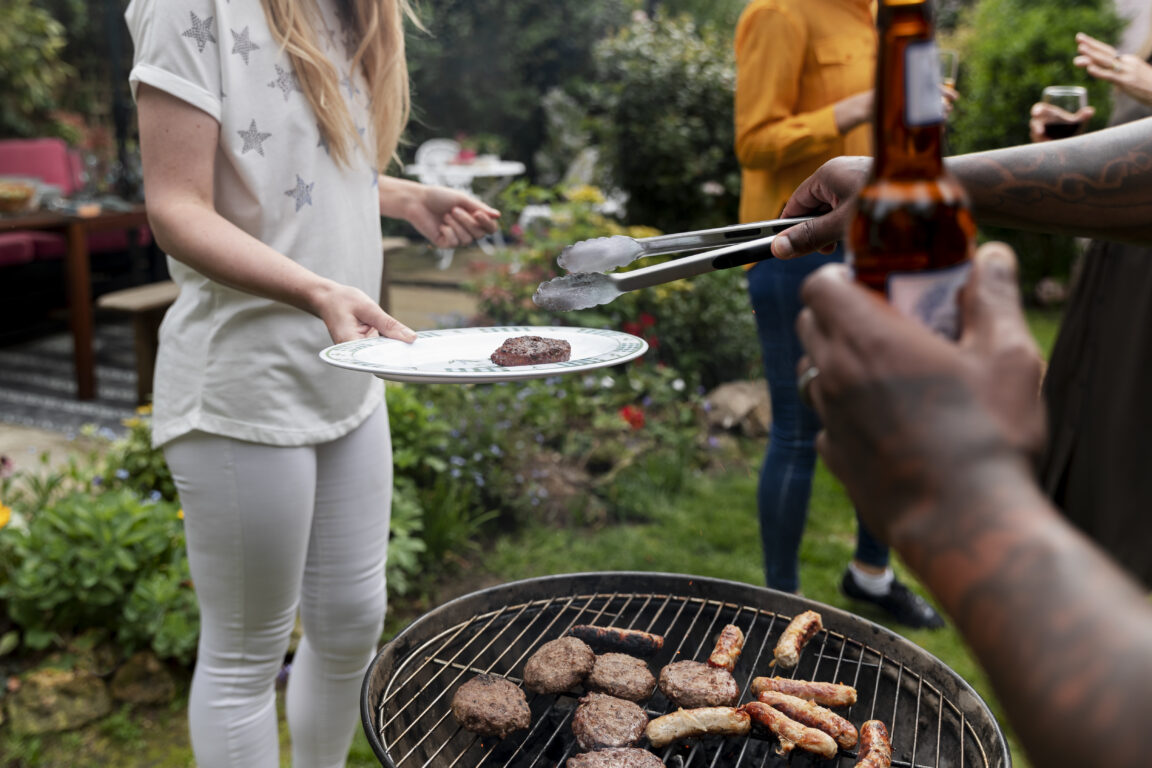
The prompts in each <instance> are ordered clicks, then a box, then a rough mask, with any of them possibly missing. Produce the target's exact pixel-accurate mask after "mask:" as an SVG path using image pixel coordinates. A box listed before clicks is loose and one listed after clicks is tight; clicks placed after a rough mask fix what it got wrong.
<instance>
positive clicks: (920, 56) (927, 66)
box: [904, 40, 944, 127]
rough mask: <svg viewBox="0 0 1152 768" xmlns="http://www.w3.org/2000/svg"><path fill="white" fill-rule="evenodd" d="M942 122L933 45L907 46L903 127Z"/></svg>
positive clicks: (928, 41) (937, 73)
mask: <svg viewBox="0 0 1152 768" xmlns="http://www.w3.org/2000/svg"><path fill="white" fill-rule="evenodd" d="M942 122H944V98H943V96H942V95H941V94H940V63H939V54H938V53H937V51H936V43H935V42H934V41H932V40H926V41H924V42H919V43H909V44H908V47H907V48H905V49H904V124H905V125H907V126H910V127H914V126H919V125H932V124H934V123H942Z"/></svg>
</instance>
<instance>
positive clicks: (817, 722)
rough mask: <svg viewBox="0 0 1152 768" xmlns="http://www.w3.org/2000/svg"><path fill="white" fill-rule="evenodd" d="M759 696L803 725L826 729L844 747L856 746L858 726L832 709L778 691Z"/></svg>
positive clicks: (765, 692) (761, 699)
mask: <svg viewBox="0 0 1152 768" xmlns="http://www.w3.org/2000/svg"><path fill="white" fill-rule="evenodd" d="M757 698H759V699H760V701H762V702H764V703H765V704H767V705H768V706H770V707H772V708H773V709H778V710H780V711H781V712H783V713H784V714H785V715H787V716H788V717H790V718H792V719H793V720H795V721H796V722H798V723H800V724H801V725H806V726H808V727H809V728H818V729H820V730H821V731H824V733H826V734H828V735H829V736H831V737H832V738H833V739H835V740H836V743H837V744H839V745H840V746H841V747H843V748H844V749H849V748H851V747H854V746H856V737H857V734H856V726H854V725H852V723H850V722H848V721H847V720H845V719H844V718H842V717H840V715H838V714H836V713H835V712H833V711H832V710H830V709H825V708H824V707H822V706H820V705H819V704H814V703H812V702H811V701H805V700H804V699H798V698H796V697H795V696H789V695H788V694H786V693H779V692H777V691H764V692H763V693H761V694H760V695H759V696H758V697H757Z"/></svg>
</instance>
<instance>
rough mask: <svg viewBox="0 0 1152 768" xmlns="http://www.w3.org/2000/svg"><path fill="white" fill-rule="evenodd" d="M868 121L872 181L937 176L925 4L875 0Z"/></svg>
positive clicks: (937, 95)
mask: <svg viewBox="0 0 1152 768" xmlns="http://www.w3.org/2000/svg"><path fill="white" fill-rule="evenodd" d="M878 25H879V30H880V41H879V46H880V47H879V52H878V59H877V64H876V119H875V120H874V121H873V131H874V141H873V148H874V149H873V151H874V153H875V163H874V165H873V170H872V175H873V177H875V178H887V179H901V178H916V179H922V178H937V177H939V176H941V175H943V171H944V161H943V153H942V146H943V135H944V104H943V98H942V96H941V92H940V75H939V72H940V70H939V61H938V55H937V49H936V42H935V38H934V34H933V28H932V20H931V16H930V11H929V8H928V3H927V2H903V3H891V4H890V2H885V0H881V2H880V8H879V19H878Z"/></svg>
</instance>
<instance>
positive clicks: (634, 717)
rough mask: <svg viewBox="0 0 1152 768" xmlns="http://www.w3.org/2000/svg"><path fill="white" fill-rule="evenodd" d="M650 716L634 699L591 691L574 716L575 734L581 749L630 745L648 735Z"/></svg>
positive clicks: (582, 698)
mask: <svg viewBox="0 0 1152 768" xmlns="http://www.w3.org/2000/svg"><path fill="white" fill-rule="evenodd" d="M647 726H648V715H647V714H646V713H645V712H644V710H643V709H641V708H640V705H639V704H637V703H635V702H633V701H625V700H624V699H618V698H616V697H615V696H608V695H606V694H603V693H588V694H585V695H584V696H583V697H581V699H580V705H579V706H577V707H576V714H574V715H573V716H572V733H574V734H575V735H576V742H577V743H578V744H579V745H580V748H581V749H584V750H590V749H607V748H609V747H630V746H632V745H633V744H635V743H636V742H637V741H639V740H640V737H641V736H643V735H644V729H645V728H646V727H647Z"/></svg>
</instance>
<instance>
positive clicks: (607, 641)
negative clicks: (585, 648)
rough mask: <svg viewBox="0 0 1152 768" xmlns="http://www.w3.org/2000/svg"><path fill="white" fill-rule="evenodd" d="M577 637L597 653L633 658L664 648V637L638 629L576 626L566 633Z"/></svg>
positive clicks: (587, 625) (588, 625)
mask: <svg viewBox="0 0 1152 768" xmlns="http://www.w3.org/2000/svg"><path fill="white" fill-rule="evenodd" d="M566 634H568V635H570V636H572V637H578V638H580V639H581V640H583V641H584V642H586V643H588V645H590V646H592V647H593V648H594V649H596V650H598V651H619V652H620V653H629V654H632V655H633V656H651V655H652V654H654V653H656V652H657V651H659V650H660V649H661V648H663V647H664V637H663V636H662V635H654V634H652V633H650V632H641V631H640V630H638V629H620V628H618V627H597V626H594V625H592V624H577V625H576V626H574V627H572V628H571V629H569V630H568V632H567V633H566Z"/></svg>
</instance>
